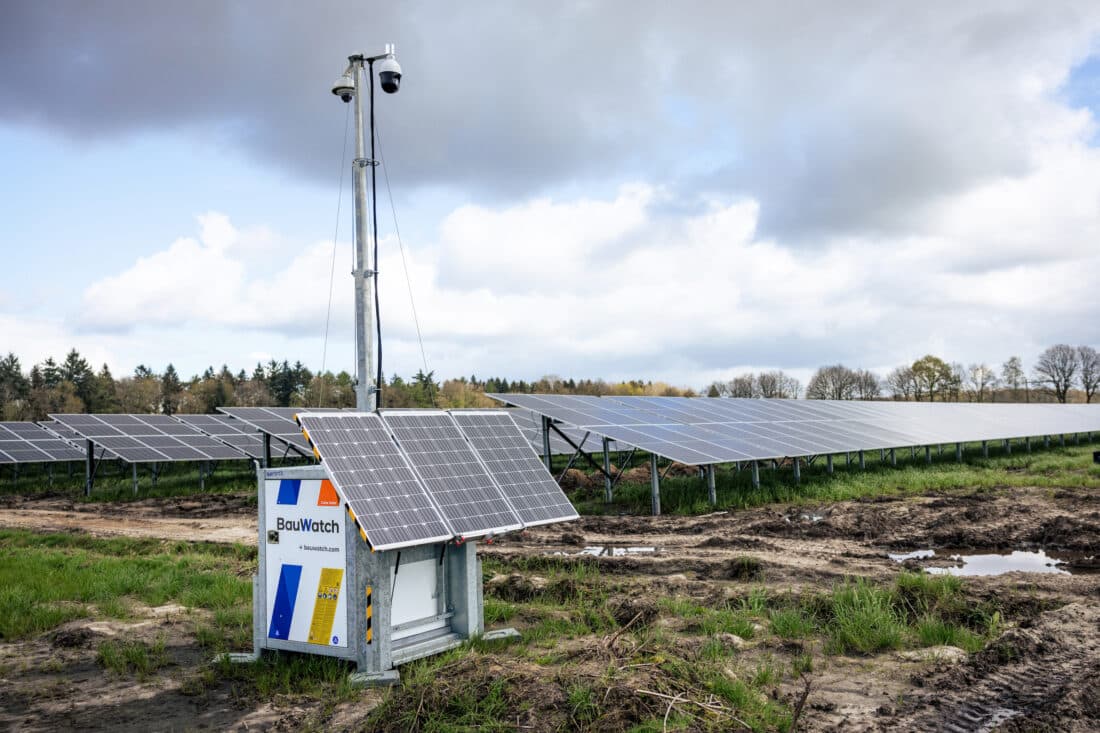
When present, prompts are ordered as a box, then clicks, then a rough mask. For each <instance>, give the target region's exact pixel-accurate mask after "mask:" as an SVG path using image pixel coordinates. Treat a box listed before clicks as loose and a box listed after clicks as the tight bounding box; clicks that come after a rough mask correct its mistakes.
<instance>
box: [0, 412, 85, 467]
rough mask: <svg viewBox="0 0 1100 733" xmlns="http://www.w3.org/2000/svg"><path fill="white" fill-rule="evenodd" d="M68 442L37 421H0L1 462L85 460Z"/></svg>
mask: <svg viewBox="0 0 1100 733" xmlns="http://www.w3.org/2000/svg"><path fill="white" fill-rule="evenodd" d="M84 458H85V455H84V453H82V452H81V451H80V450H79V449H77V448H76V447H75V446H73V445H72V444H71V443H69V441H67V440H64V439H63V438H61V437H59V436H58V435H56V434H54V433H52V432H50V431H49V430H47V429H46V428H44V427H42V426H41V425H39V424H38V423H35V422H17V421H8V422H0V464H19V463H60V462H68V461H82V460H84Z"/></svg>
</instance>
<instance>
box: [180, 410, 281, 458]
mask: <svg viewBox="0 0 1100 733" xmlns="http://www.w3.org/2000/svg"><path fill="white" fill-rule="evenodd" d="M173 417H175V418H176V419H177V420H179V421H180V422H181V423H183V424H184V425H190V426H191V427H193V428H195V429H196V430H199V431H201V432H203V433H206V434H207V435H209V436H211V437H214V438H217V439H218V440H220V441H222V442H223V443H227V444H229V445H231V446H233V447H234V448H236V449H237V450H239V451H240V452H242V453H244V454H245V455H247V456H249V457H250V458H255V459H257V460H263V458H264V440H263V437H261V436H260V434H259V433H257V432H256V430H255V428H252V427H251V426H250V425H248V424H247V423H243V422H241V421H240V420H237V419H234V418H231V417H229V416H227V415H174V416H173Z"/></svg>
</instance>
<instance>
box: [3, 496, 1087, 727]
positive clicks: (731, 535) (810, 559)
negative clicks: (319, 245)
mask: <svg viewBox="0 0 1100 733" xmlns="http://www.w3.org/2000/svg"><path fill="white" fill-rule="evenodd" d="M0 527H22V528H34V529H38V530H43V529H52V530H61V531H85V532H89V533H91V534H96V535H104V536H107V535H129V536H137V537H165V538H169V539H175V540H207V541H214V542H241V543H254V542H255V536H256V529H255V509H254V502H253V501H252V500H251V497H224V496H222V497H214V496H206V497H193V498H188V499H185V500H148V501H143V502H134V503H127V504H115V505H97V504H79V503H77V504H74V503H72V502H70V501H68V500H65V499H60V498H49V499H22V498H18V497H16V498H12V497H8V498H6V499H5V500H4V501H3V502H2V503H0ZM585 548H604V551H605V552H606V553H611V555H612V556H600V557H596V558H594V559H593V558H591V557H587V556H585V555H583V554H581V553H583V552H584V551H585ZM627 548H645V549H642V550H641V551H630V550H628V549H627ZM648 548H652V551H649V550H648ZM930 548H931V549H936V550H937V556H936V557H934V558H931V559H929V560H922V561H908V563H907V564H908V565H910V566H924V567H928V566H944V565H952V564H953V563H952V562H951V561H950V560H947V559H946V558H945V555H946V554H947V553H946V552H945V550H951V551H961V552H975V553H978V552H1002V553H1003V552H1008V551H1010V550H1037V549H1043V550H1045V551H1046V552H1047V553H1048V554H1050V555H1051V556H1053V557H1055V558H1059V559H1064V560H1066V561H1067V562H1066V564H1065V565H1062V566H1061V567H1062V568H1068V569H1069V571H1070V573H1071V574H1068V575H1067V574H1053V573H1020V572H1015V573H1009V574H1006V575H998V576H990V577H977V578H971V579H969V580H968V583H967V587H968V588H969V589H970V592H971V593H972V594H973V595H974V597H975V598H977V599H982V598H996V599H997V600H998V602H999V603H1000V604H1001V605H1002V607H1004V608H1005V609H1006V620H1007V621H1008V625H1007V629H1008V630H1007V631H1006V632H1005V634H1004V635H1003V636H1002V637H1001V638H1000V639H998V640H997V641H996V642H994V643H993V644H991V645H990V647H989V648H987V649H986V650H985V651H983V652H980V653H979V654H976V655H972V656H971V657H969V658H961V657H958V656H957V655H955V656H953V655H952V654H950V653H946V652H945V653H944V654H943V655H941V656H937V655H936V654H935V653H932V654H923V655H922V654H915V653H912V652H908V653H887V654H881V655H877V656H874V657H871V658H848V657H843V656H835V657H829V658H828V660H827V661H826V662H824V663H822V664H821V665H819V666H818V667H817V668H816V669H815V673H814V678H813V688H812V692H811V695H810V697H809V699H808V701H807V707H806V710H805V713H804V715H803V718H802V720H801V721H800V730H818V731H823V730H845V731H847V730H957V731H962V730H967V731H969V730H994V729H995V730H1003V731H1014V730H1068V731H1085V730H1096V729H1097V728H1100V692H1098V691H1100V671H1098V670H1100V573H1097V570H1098V569H1100V497H1097V496H1094V495H1092V494H1090V493H1089V492H1087V491H1085V490H1083V489H1062V490H1057V491H1051V490H1046V489H1023V490H1012V491H1011V492H1007V491H993V492H978V493H966V492H963V493H951V494H930V495H927V496H923V497H917V498H906V499H879V500H868V501H850V502H841V503H836V504H830V505H823V506H819V507H806V506H800V507H797V508H790V507H785V508H778V509H777V508H763V509H755V510H749V511H741V512H731V513H718V514H712V515H706V516H701V517H692V518H683V517H659V518H651V517H611V516H608V517H585V518H582V519H581V520H580V521H578V522H574V523H570V524H568V525H557V526H550V527H543V528H537V529H532V530H528V531H527V532H526V533H524V534H523V535H518V536H512V537H506V538H502V539H501V540H500V541H498V542H496V543H494V544H493V545H491V546H483V547H482V548H481V552H482V553H483V555H484V556H486V557H496V558H499V559H501V560H504V561H507V560H508V559H509V558H516V557H527V556H531V555H539V556H542V555H553V556H559V557H561V556H564V557H566V558H568V557H569V556H573V555H577V556H578V558H579V559H578V561H585V562H596V563H598V565H599V566H600V568H601V571H602V573H603V574H604V575H607V576H611V577H612V578H614V579H615V580H616V581H617V582H619V581H621V583H622V585H623V587H624V588H635V589H644V590H645V591H646V592H650V593H652V592H658V593H659V592H669V593H676V594H679V595H688V596H692V597H696V598H699V599H700V600H705V599H713V598H715V597H722V596H727V597H728V596H730V595H731V594H734V595H735V594H737V593H743V592H744V591H745V589H746V588H748V587H753V586H756V585H759V583H760V582H764V583H766V584H767V586H768V587H769V589H774V590H775V591H776V592H782V591H784V590H786V589H788V588H789V589H792V590H795V591H800V590H810V591H813V590H825V589H827V588H829V587H830V586H831V585H832V584H833V583H835V582H837V581H840V580H842V579H844V578H845V577H853V576H863V577H869V578H872V579H877V580H882V581H887V580H889V579H890V578H892V577H894V576H895V575H896V574H897V572H898V570H899V567H900V566H899V564H898V563H897V562H895V561H894V560H891V559H890V558H889V557H887V554H888V553H891V552H909V551H913V550H923V549H930ZM616 550H617V551H618V552H619V553H622V554H619V555H617V556H616V555H615V553H616ZM596 551H597V550H588V552H589V553H592V552H596ZM744 558H754V559H755V560H757V561H758V562H759V566H760V568H761V569H762V576H760V575H754V576H753V577H751V578H746V577H745V576H744V570H743V569H744V567H745V564H744V560H743V559H744ZM189 613H194V612H189ZM173 619H174V620H173ZM150 623H151V625H150V626H149V627H148V628H149V629H152V630H157V631H158V633H159V632H164V631H167V632H168V633H169V636H170V638H171V639H173V640H174V643H175V645H176V647H175V648H176V650H177V651H176V652H174V654H176V655H177V656H178V658H179V660H180V662H179V663H180V664H186V663H187V660H188V659H190V658H191V657H194V656H195V654H196V652H195V649H194V647H193V646H192V645H191V641H190V640H189V638H188V636H187V634H186V633H185V632H184V628H185V627H186V625H185V624H181V623H180V622H179V619H178V618H176V617H174V616H173V617H168V618H156V617H154V619H153V621H151V622H150ZM73 633H77V635H78V636H79V635H80V634H81V633H85V632H73ZM95 633H98V632H95ZM56 647H57V644H56V642H51V641H50V640H48V639H38V640H33V641H29V642H21V643H17V644H3V645H0V650H2V652H3V658H2V660H0V661H4V660H11V659H14V658H23V659H35V658H43V657H42V655H49V654H55V655H56V653H57V649H56ZM78 648H79V645H78ZM948 649H949V650H950V649H951V648H948ZM80 651H81V652H83V656H80V654H79V653H77V652H72V654H73V659H74V662H73V664H74V666H73V667H72V674H69V675H67V676H66V675H65V674H64V673H56V674H53V675H52V676H50V677H49V679H48V680H45V681H44V680H43V679H42V677H41V676H40V675H33V676H30V677H28V678H27V685H33V686H34V687H33V688H32V687H27V688H25V687H24V683H23V682H22V681H21V680H20V679H19V678H16V677H13V676H11V675H7V677H8V679H6V680H4V686H5V687H6V688H7V689H6V691H5V692H4V694H3V696H2V697H0V702H2V703H3V705H2V706H0V707H2V709H0V725H5V726H13V727H19V726H20V725H22V726H23V727H25V728H26V729H45V728H55V727H56V726H61V727H66V726H77V725H80V726H83V727H93V728H94V727H96V725H97V723H96V721H97V720H100V718H95V717H94V716H92V717H89V715H85V714H82V713H81V712H80V711H81V710H88V711H95V710H97V709H99V710H102V708H97V706H96V705H95V704H92V702H91V700H89V699H87V698H88V696H89V695H91V696H95V697H96V699H98V698H99V697H100V696H102V695H105V694H106V695H111V694H118V695H121V694H122V693H123V692H125V694H126V695H127V696H129V699H131V700H134V702H133V705H137V706H139V707H140V706H142V705H144V703H143V702H141V700H145V699H146V698H149V699H151V700H157V699H158V698H157V696H160V700H159V702H158V703H157V705H164V704H166V701H167V700H169V699H173V700H175V699H177V698H178V701H185V702H186V705H184V706H183V707H180V708H179V710H177V711H176V713H177V714H178V718H176V719H174V723H173V725H180V724H183V725H193V726H198V725H202V724H204V723H205V724H206V725H209V726H212V727H222V728H224V727H229V726H231V725H233V726H235V725H240V724H242V723H244V724H246V725H249V724H250V725H253V726H258V727H266V726H269V725H273V724H275V723H276V721H278V720H281V721H282V722H281V725H283V726H284V727H290V728H293V727H295V721H299V720H301V716H302V715H305V714H306V713H305V712H302V711H301V710H299V711H298V713H294V709H293V706H292V709H291V710H290V714H289V717H287V715H288V713H287V711H286V709H284V710H283V711H281V712H280V713H279V714H274V713H272V711H271V709H270V706H268V707H267V708H266V709H265V710H249V711H243V712H242V711H240V710H237V709H235V708H234V707H233V705H232V704H231V701H229V700H224V699H223V700H221V701H220V702H219V698H218V697H217V696H216V695H215V696H214V697H213V698H211V699H209V700H194V699H192V698H188V697H184V696H181V695H179V693H178V689H177V691H176V692H172V689H173V683H169V682H165V681H163V680H161V681H160V682H154V683H142V684H135V685H132V686H130V687H129V688H126V689H125V690H123V689H119V690H118V691H116V692H115V693H112V692H111V691H110V689H109V687H107V686H104V683H101V682H100V683H97V682H96V680H97V678H102V677H103V675H102V674H100V675H98V676H97V675H96V674H95V669H94V666H92V667H89V665H88V663H87V659H86V657H87V650H86V649H80ZM764 651H766V653H768V654H782V653H784V651H783V650H782V649H770V650H761V653H763V652H764ZM956 651H957V650H956ZM77 659H84V663H83V666H81V665H80V663H78V662H77V661H76V660H77ZM193 661H194V660H192V662H193ZM46 683H48V685H47V686H49V685H52V686H53V687H52V689H55V690H56V694H55V695H53V696H43V695H42V694H41V692H40V690H41V689H42V686H43V685H44V684H46ZM157 685H159V687H158V686H157ZM115 687H120V686H119V685H117V684H116V685H115ZM175 687H176V688H178V683H175ZM784 692H785V694H790V695H793V694H794V693H795V692H796V690H794V689H793V688H791V689H786V690H785V691H784ZM173 695H174V697H173ZM372 699H373V698H372ZM62 703H63V704H62ZM119 703H121V698H118V699H116V704H119ZM127 704H129V703H127ZM180 704H181V705H183V703H180ZM123 707H124V706H123ZM361 707H362V709H363V710H365V709H367V708H369V705H366V704H364V705H362V706H361ZM135 709H136V708H135ZM16 710H18V714H17V715H13V713H14V712H15V711H16ZM153 712H155V710H154V711H153ZM215 712H216V714H215ZM361 713H362V710H360V711H356V712H351V713H349V712H348V711H338V715H339V716H341V717H339V719H338V720H337V721H335V723H336V724H335V726H333V727H335V728H341V727H348V726H353V725H354V722H355V720H356V719H357V718H358V717H359V715H360V714H361ZM188 716H194V717H192V718H188ZM151 719H155V718H150V720H151ZM103 720H113V721H114V724H113V726H114V727H117V726H118V725H127V724H130V725H132V724H134V723H137V724H138V725H139V726H140V725H141V723H140V721H138V720H135V719H131V720H128V721H127V720H124V719H120V718H118V717H115V718H108V719H103ZM188 721H189V722H188ZM332 722H333V721H331V720H330V723H332ZM107 727H112V726H107Z"/></svg>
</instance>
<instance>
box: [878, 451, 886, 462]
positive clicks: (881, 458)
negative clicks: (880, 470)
mask: <svg viewBox="0 0 1100 733" xmlns="http://www.w3.org/2000/svg"><path fill="white" fill-rule="evenodd" d="M878 462H879V463H886V449H885V448H879V449H878Z"/></svg>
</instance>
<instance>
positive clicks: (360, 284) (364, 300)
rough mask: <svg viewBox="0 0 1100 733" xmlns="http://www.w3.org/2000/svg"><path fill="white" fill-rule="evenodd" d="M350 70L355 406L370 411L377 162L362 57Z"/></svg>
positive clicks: (358, 58) (354, 60)
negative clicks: (371, 217) (368, 131)
mask: <svg viewBox="0 0 1100 733" xmlns="http://www.w3.org/2000/svg"><path fill="white" fill-rule="evenodd" d="M348 60H349V61H350V62H351V71H352V74H353V79H354V80H355V160H354V161H352V168H353V169H354V170H353V175H354V178H355V269H354V270H352V273H351V274H352V277H354V278H355V366H356V371H357V374H356V376H357V380H356V382H355V407H356V409H358V410H364V411H370V410H373V409H374V407H375V402H374V397H375V395H374V389H373V377H374V338H373V335H374V331H373V330H372V329H371V323H370V322H371V315H370V313H369V312H368V309H369V308H370V302H371V301H370V287H371V276H372V274H373V273H372V272H371V271H370V268H369V263H368V260H367V240H368V232H367V221H368V220H367V166H368V165H373V164H374V161H371V160H368V159H367V158H366V157H365V156H366V145H365V141H364V139H363V57H362V56H358V55H357V56H351V57H349V58H348Z"/></svg>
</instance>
